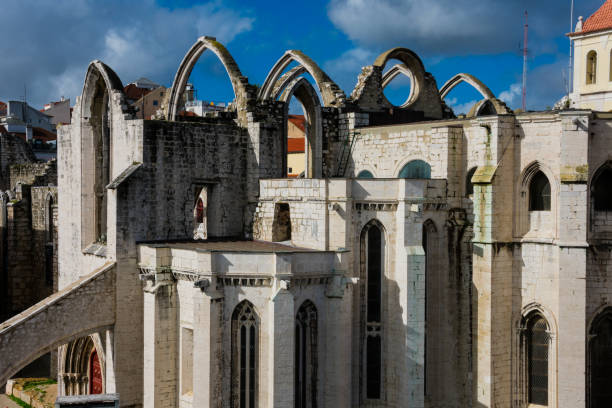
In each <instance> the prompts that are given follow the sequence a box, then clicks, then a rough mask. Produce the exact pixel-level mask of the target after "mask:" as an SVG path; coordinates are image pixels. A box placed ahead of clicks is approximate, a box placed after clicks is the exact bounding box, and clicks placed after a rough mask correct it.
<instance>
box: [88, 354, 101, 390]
mask: <svg viewBox="0 0 612 408" xmlns="http://www.w3.org/2000/svg"><path fill="white" fill-rule="evenodd" d="M89 393H90V394H102V368H101V367H100V359H98V352H97V351H96V350H94V351H93V353H91V357H90V361H89Z"/></svg>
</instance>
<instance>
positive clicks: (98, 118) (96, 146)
mask: <svg viewBox="0 0 612 408" xmlns="http://www.w3.org/2000/svg"><path fill="white" fill-rule="evenodd" d="M124 98H125V95H124V93H123V85H122V83H121V80H120V79H119V77H118V76H117V74H115V72H114V71H113V70H112V69H110V68H109V67H108V66H107V65H105V64H104V63H102V62H101V61H98V60H96V61H93V62H91V63H90V64H89V67H88V69H87V74H86V76H85V85H84V86H83V94H82V95H81V101H80V107H81V108H80V114H81V158H82V159H81V174H82V178H81V196H82V200H81V245H82V248H83V249H85V248H86V247H87V246H88V245H90V244H92V243H95V242H98V243H106V239H107V237H106V234H107V231H106V227H107V214H106V213H107V196H108V194H107V189H106V186H107V185H108V184H109V183H110V181H111V179H112V178H111V175H112V168H113V164H112V140H113V135H112V124H113V123H114V121H115V118H114V114H117V113H119V114H120V115H123V109H122V107H121V105H122V104H123V99H124ZM120 117H122V116H120ZM92 214H93V217H92Z"/></svg>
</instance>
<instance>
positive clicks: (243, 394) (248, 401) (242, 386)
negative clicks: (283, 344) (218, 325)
mask: <svg viewBox="0 0 612 408" xmlns="http://www.w3.org/2000/svg"><path fill="white" fill-rule="evenodd" d="M258 331H259V328H258V322H257V315H256V314H255V310H254V308H253V305H252V304H251V303H250V302H248V301H246V300H245V301H243V302H241V303H240V304H239V305H238V306H236V309H235V310H234V314H233V316H232V407H233V408H255V407H256V406H257V404H256V398H257V375H258V364H257V358H258V355H257V353H258Z"/></svg>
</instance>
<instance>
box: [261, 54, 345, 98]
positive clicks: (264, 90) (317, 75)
mask: <svg viewBox="0 0 612 408" xmlns="http://www.w3.org/2000/svg"><path fill="white" fill-rule="evenodd" d="M293 61H295V62H297V63H298V64H299V65H300V66H302V67H303V68H304V70H306V71H308V73H309V74H310V75H311V76H312V77H313V79H314V80H315V82H316V84H317V87H318V88H319V92H320V93H321V97H322V98H323V106H336V107H340V106H343V105H344V102H345V100H346V96H345V95H344V92H343V91H342V90H341V89H340V87H339V86H338V85H336V83H335V82H334V81H332V80H331V78H330V77H329V76H328V75H327V74H326V73H325V72H323V70H322V69H321V68H320V67H319V66H318V65H317V64H316V63H315V62H314V61H313V60H312V59H310V57H308V56H307V55H306V54H304V53H303V52H302V51H298V50H289V51H286V52H285V54H284V55H283V56H282V57H281V58H280V59H279V60H278V61H277V62H276V64H274V66H273V67H272V69H271V70H270V73H269V74H268V76H267V77H266V80H265V82H264V84H263V85H262V87H261V90H260V91H259V99H261V100H266V99H271V98H272V97H273V95H274V94H275V89H276V93H278V92H279V90H278V87H277V81H278V80H279V78H280V77H281V74H282V72H283V71H284V70H285V68H287V67H288V66H289V64H291V63H292V62H293ZM292 75H295V76H297V75H299V74H295V73H294V74H292ZM295 76H294V78H295ZM284 81H285V82H289V80H288V79H284Z"/></svg>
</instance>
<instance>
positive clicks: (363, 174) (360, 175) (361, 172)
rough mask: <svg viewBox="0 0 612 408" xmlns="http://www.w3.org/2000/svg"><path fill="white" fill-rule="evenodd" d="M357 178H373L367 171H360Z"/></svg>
mask: <svg viewBox="0 0 612 408" xmlns="http://www.w3.org/2000/svg"><path fill="white" fill-rule="evenodd" d="M357 178H360V179H371V178H374V175H373V174H372V173H371V172H369V171H368V170H361V171H360V172H359V174H357Z"/></svg>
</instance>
